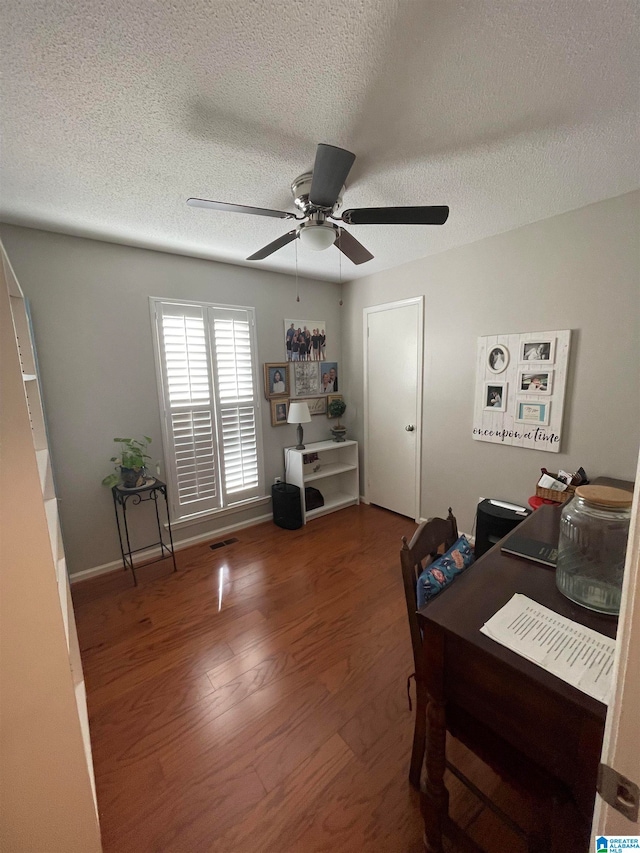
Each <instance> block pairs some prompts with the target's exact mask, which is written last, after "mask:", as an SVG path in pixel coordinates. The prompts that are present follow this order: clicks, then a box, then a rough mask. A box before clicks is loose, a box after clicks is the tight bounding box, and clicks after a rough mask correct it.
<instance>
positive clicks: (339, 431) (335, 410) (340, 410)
mask: <svg viewBox="0 0 640 853" xmlns="http://www.w3.org/2000/svg"><path fill="white" fill-rule="evenodd" d="M346 408H347V404H346V403H345V401H344V400H343V399H342V398H341V397H336V398H334V399H333V400H331V401H330V402H329V405H328V406H327V414H328V415H329V417H330V418H337V419H338V423H337V424H336V425H335V426H332V427H329V429H330V430H331V434H332V435H333V440H334V441H344V436H345V433H346V431H347V428H346V427H345V426H342V424H341V423H340V418H341V417H342V415H344V413H345V410H346Z"/></svg>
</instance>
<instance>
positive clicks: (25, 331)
mask: <svg viewBox="0 0 640 853" xmlns="http://www.w3.org/2000/svg"><path fill="white" fill-rule="evenodd" d="M0 274H1V276H0V277H1V278H2V281H0V286H2V287H3V288H6V291H7V294H8V305H9V309H10V324H11V326H12V328H13V332H14V335H15V349H14V350H13V353H14V355H13V358H14V360H15V367H16V373H17V371H18V370H19V372H20V373H21V374H22V388H23V393H18V394H17V398H18V399H17V400H16V401H14V403H15V408H16V423H18V420H17V415H18V414H19V411H18V410H22V418H23V421H22V422H23V423H24V424H25V425H26V424H27V423H28V424H30V426H31V439H32V441H29V440H28V439H26V440H25V441H24V442H23V443H21V444H20V449H21V452H22V457H24V459H23V467H24V469H25V470H26V469H28V468H29V467H30V465H31V466H33V465H34V463H33V461H31V463H30V465H29V460H28V457H29V456H30V455H31V454H33V457H34V458H35V466H34V467H33V468H32V470H33V472H34V473H33V476H34V478H37V481H39V487H40V488H39V489H38V485H37V482H36V481H34V483H33V490H32V492H31V494H32V496H33V500H32V503H31V505H30V506H29V507H25V508H24V514H25V518H27V519H28V520H29V529H28V530H26V529H25V530H24V533H25V535H29V536H32V537H34V538H36V537H39V540H38V541H40V542H42V545H43V547H44V551H43V552H41V553H47V551H48V548H47V547H46V544H45V543H46V540H47V538H48V545H49V546H50V561H49V560H48V559H47V560H46V562H45V561H41V562H39V563H38V565H37V566H29V570H30V571H31V572H32V573H33V577H34V578H37V579H38V581H39V582H40V583H41V587H40V588H39V590H38V589H35V588H34V589H33V595H34V596H35V595H37V596H38V603H39V606H40V607H42V608H45V607H46V616H47V624H48V625H49V626H54V627H53V628H51V630H50V635H49V636H48V637H47V641H46V642H47V649H46V654H49V655H51V658H52V660H53V661H59V660H62V661H64V664H65V665H66V664H68V667H69V672H70V674H71V676H72V679H69V681H68V682H66V681H65V682H64V683H60V684H59V685H58V686H57V688H58V690H59V693H60V696H59V698H58V704H57V705H56V712H57V713H59V714H60V715H62V713H63V710H64V713H65V714H67V715H66V716H65V717H62V716H61V717H60V720H59V721H58V722H60V723H62V725H63V726H64V732H60V739H62V738H65V739H66V741H65V742H67V741H68V742H69V743H70V744H71V752H72V754H73V756H76V755H77V756H78V760H79V766H78V768H77V773H78V776H77V779H78V780H80V779H82V780H86V785H87V786H88V788H84V789H83V787H82V786H83V782H82V781H77V785H78V788H77V789H76V790H81V791H82V790H84V791H86V792H87V793H86V798H85V796H84V794H80V795H79V796H80V797H81V798H83V802H84V803H85V804H87V802H89V801H90V803H91V805H92V807H93V814H92V815H90V816H89V818H88V824H87V825H88V826H89V828H88V829H87V833H88V834H89V836H91V838H92V839H94V840H95V846H94V844H93V840H92V841H91V843H90V844H88V845H87V846H86V847H85V848H84V849H86V850H87V851H89V850H94V849H95V850H98V849H100V848H99V832H98V830H97V826H98V822H97V802H96V794H95V783H94V778H93V761H92V756H91V742H90V739H89V720H88V714H87V702H86V692H85V685H84V676H83V672H82V663H81V659H80V649H79V646H78V638H77V633H76V627H75V619H74V615H73V604H72V600H71V593H70V587H69V579H68V575H67V565H66V559H65V553H64V543H63V539H62V533H61V529H60V519H59V514H58V499H57V497H56V494H55V488H54V481H53V472H52V469H51V458H50V454H49V449H48V445H47V433H46V427H45V418H44V412H43V407H42V397H41V390H40V382H39V377H38V370H37V360H36V355H35V347H34V342H33V339H32V335H31V327H30V323H29V316H28V310H27V305H26V302H25V299H24V295H23V293H22V290H21V288H20V285H19V284H18V281H17V279H16V276H15V273H14V271H13V268H12V266H11V263H10V262H9V259H8V257H7V255H6V253H5V252H4V248H3V247H2V244H0ZM3 298H6V297H4V295H3ZM3 304H4V303H3ZM3 310H4V309H3ZM7 328H9V326H7ZM16 354H17V358H16ZM3 375H4V374H3ZM14 375H15V374H14ZM20 398H21V399H20ZM27 416H28V417H27ZM21 434H24V430H23V431H22V432H21ZM36 470H37V475H36ZM40 502H41V503H40ZM36 504H40V506H37V505H36ZM42 509H44V517H45V518H46V524H44V523H42V526H41V528H38V527H37V524H36V521H35V519H37V518H38V517H40V518H42ZM28 513H31V514H30V515H29V514H28ZM40 531H41V532H40ZM47 534H48V536H47ZM51 577H54V578H55V583H56V587H57V595H55V596H53V595H52V596H51V597H50V598H49V595H50V593H49V590H51V593H53V592H54V589H53V588H52V587H51V584H50V578H51ZM27 610H28V602H26V603H25V611H27ZM56 621H58V624H59V625H60V630H59V631H57V629H55V625H56ZM63 631H64V634H63ZM30 642H31V645H33V644H34V642H35V641H33V640H31V641H30ZM43 654H44V652H43ZM29 677H30V676H29V673H26V674H25V678H26V679H27V681H28V680H29ZM67 684H68V689H71V688H72V689H73V696H74V698H75V702H74V703H73V702H70V701H69V702H68V700H67V693H66V692H65V691H66V690H67ZM69 698H70V697H69ZM69 708H70V712H69V713H67V709H69ZM28 712H29V715H31V716H32V717H33V719H34V721H35V720H36V716H35V712H33V708H32V706H31V705H30V706H29V709H28ZM43 713H44V714H50V711H49V710H48V709H47V708H43ZM43 725H44V723H43ZM74 732H77V735H78V737H79V738H80V740H81V742H82V746H83V752H84V756H82V753H81V752H80V751H77V750H76V747H75V743H76V742H75V741H74V740H73V738H74V737H75V735H74ZM83 758H84V762H83V761H82V759H83ZM71 760H73V761H75V758H74V759H71V758H70V761H71ZM82 763H83V764H84V766H81V765H82ZM42 772H43V773H44V772H45V769H44V766H43V770H42ZM53 772H54V771H52V773H53ZM63 773H64V774H65V778H64V784H65V785H66V784H67V783H68V780H69V770H68V768H63ZM74 784H76V781H75V780H74ZM52 785H55V780H54V777H53V776H52ZM73 807H74V808H77V807H79V801H77V802H76V801H74V806H73ZM78 826H79V824H78V825H69V833H70V835H69V837H70V838H71V839H72V840H73V841H74V843H75V839H76V838H79V837H81V832H80V830H79V829H78ZM82 832H84V829H83V830H82ZM32 849H33V848H32ZM69 849H71V848H69ZM73 849H78V848H76V847H74V848H73Z"/></svg>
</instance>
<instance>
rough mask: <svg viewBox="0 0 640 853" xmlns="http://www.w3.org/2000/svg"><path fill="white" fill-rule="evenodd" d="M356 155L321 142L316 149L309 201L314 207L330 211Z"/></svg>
mask: <svg viewBox="0 0 640 853" xmlns="http://www.w3.org/2000/svg"><path fill="white" fill-rule="evenodd" d="M355 159H356V155H355V154H352V153H351V151H346V150H345V149H344V148H336V146H335V145H326V144H325V143H324V142H321V143H320V144H319V145H318V148H317V149H316V161H315V163H314V164H313V177H312V179H311V189H310V190H309V201H310V202H311V204H314V205H315V206H316V207H326V208H329V209H331V208H332V207H333V206H334V204H335V203H336V201H337V200H338V196H339V195H340V190H341V189H342V187H343V186H344V182H345V181H346V180H347V175H348V174H349V172H350V171H351V167H352V166H353V161H354V160H355Z"/></svg>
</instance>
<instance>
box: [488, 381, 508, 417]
mask: <svg viewBox="0 0 640 853" xmlns="http://www.w3.org/2000/svg"><path fill="white" fill-rule="evenodd" d="M484 408H485V409H487V410H489V411H491V412H504V411H505V410H506V408H507V383H506V382H485V383H484Z"/></svg>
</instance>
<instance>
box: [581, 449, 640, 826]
mask: <svg viewBox="0 0 640 853" xmlns="http://www.w3.org/2000/svg"><path fill="white" fill-rule="evenodd" d="M635 483H636V487H635V490H634V495H633V504H632V508H631V522H630V527H629V539H628V544H627V555H626V559H625V567H624V580H623V584H622V597H621V602H620V617H619V619H618V635H617V638H616V649H615V655H614V664H613V688H612V697H611V701H610V702H609V707H608V709H607V722H606V724H605V732H604V740H603V744H602V755H601V758H600V760H601V762H602V763H603V764H606V765H607V766H609V767H612V768H614V769H615V770H617V771H618V772H619V773H621V774H622V775H623V776H626V777H627V778H628V779H630V780H631V781H632V782H635V784H636V785H637V784H640V778H639V777H638V759H639V758H640V748H639V746H638V729H639V726H638V722H637V713H634V712H632V711H629V710H628V709H629V708H632V707H637V704H638V697H639V696H640V672H639V669H638V658H639V652H638V645H639V643H640V592H639V591H638V584H639V582H640V456H639V457H638V464H637V470H636V480H635ZM639 830H640V822H638V821H631V820H629V819H627V818H626V817H623V816H622V815H621V814H620V812H618V811H616V810H615V809H613V808H612V807H611V806H609V805H608V804H607V803H605V801H604V800H603V799H602V797H601V796H600V794H597V795H596V802H595V807H594V811H593V824H592V828H591V839H592V840H593V839H594V838H598V837H599V836H601V835H605V836H606V835H637V834H638V831H639Z"/></svg>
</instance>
